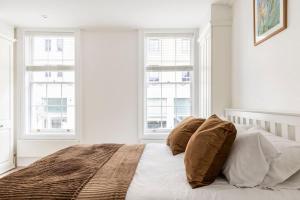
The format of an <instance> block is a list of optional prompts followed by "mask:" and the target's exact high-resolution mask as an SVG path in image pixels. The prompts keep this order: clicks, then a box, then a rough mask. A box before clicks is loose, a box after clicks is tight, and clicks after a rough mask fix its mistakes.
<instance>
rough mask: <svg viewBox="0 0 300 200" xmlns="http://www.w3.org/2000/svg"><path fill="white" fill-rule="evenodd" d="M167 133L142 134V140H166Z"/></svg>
mask: <svg viewBox="0 0 300 200" xmlns="http://www.w3.org/2000/svg"><path fill="white" fill-rule="evenodd" d="M168 135H169V132H155V133H149V132H148V133H143V135H142V138H141V139H142V140H166V139H167V137H168Z"/></svg>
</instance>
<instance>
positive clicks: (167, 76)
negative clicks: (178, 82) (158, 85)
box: [161, 72, 176, 83]
mask: <svg viewBox="0 0 300 200" xmlns="http://www.w3.org/2000/svg"><path fill="white" fill-rule="evenodd" d="M161 74H162V75H161V76H162V80H161V82H164V83H170V82H175V74H176V72H161Z"/></svg>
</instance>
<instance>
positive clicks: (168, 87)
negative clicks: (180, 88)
mask: <svg viewBox="0 0 300 200" xmlns="http://www.w3.org/2000/svg"><path fill="white" fill-rule="evenodd" d="M175 95H176V94H175V84H163V86H162V97H163V98H166V99H172V101H173V98H175ZM167 103H168V105H170V101H167ZM171 104H173V103H171Z"/></svg>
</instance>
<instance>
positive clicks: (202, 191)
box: [126, 144, 300, 200]
mask: <svg viewBox="0 0 300 200" xmlns="http://www.w3.org/2000/svg"><path fill="white" fill-rule="evenodd" d="M183 157H184V154H179V155H177V156H173V155H172V154H171V151H170V149H169V147H168V146H166V145H165V144H147V145H146V147H145V150H144V153H143V155H142V157H141V159H140V162H139V164H138V167H137V169H136V172H135V175H134V177H133V180H132V182H131V184H130V187H129V189H128V192H127V196H126V199H127V200H154V199H155V200H156V199H158V200H169V199H170V200H171V199H172V200H173V199H177V200H180V199H182V200H183V199H184V200H299V199H300V191H299V190H276V191H271V190H263V189H259V188H236V187H234V186H232V185H229V184H228V182H227V181H226V180H225V179H222V178H219V179H217V180H216V181H215V182H214V183H213V184H211V185H209V186H206V187H201V188H197V189H192V188H191V187H190V185H189V184H188V182H187V180H186V176H185V168H184V162H183ZM254 176H255V175H254Z"/></svg>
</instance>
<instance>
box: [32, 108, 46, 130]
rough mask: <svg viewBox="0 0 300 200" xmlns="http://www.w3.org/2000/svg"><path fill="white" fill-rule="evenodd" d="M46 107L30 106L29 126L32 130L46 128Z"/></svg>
mask: <svg viewBox="0 0 300 200" xmlns="http://www.w3.org/2000/svg"><path fill="white" fill-rule="evenodd" d="M47 118H48V116H47V107H45V106H32V107H31V127H32V129H33V130H38V129H46V128H48V120H47Z"/></svg>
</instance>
